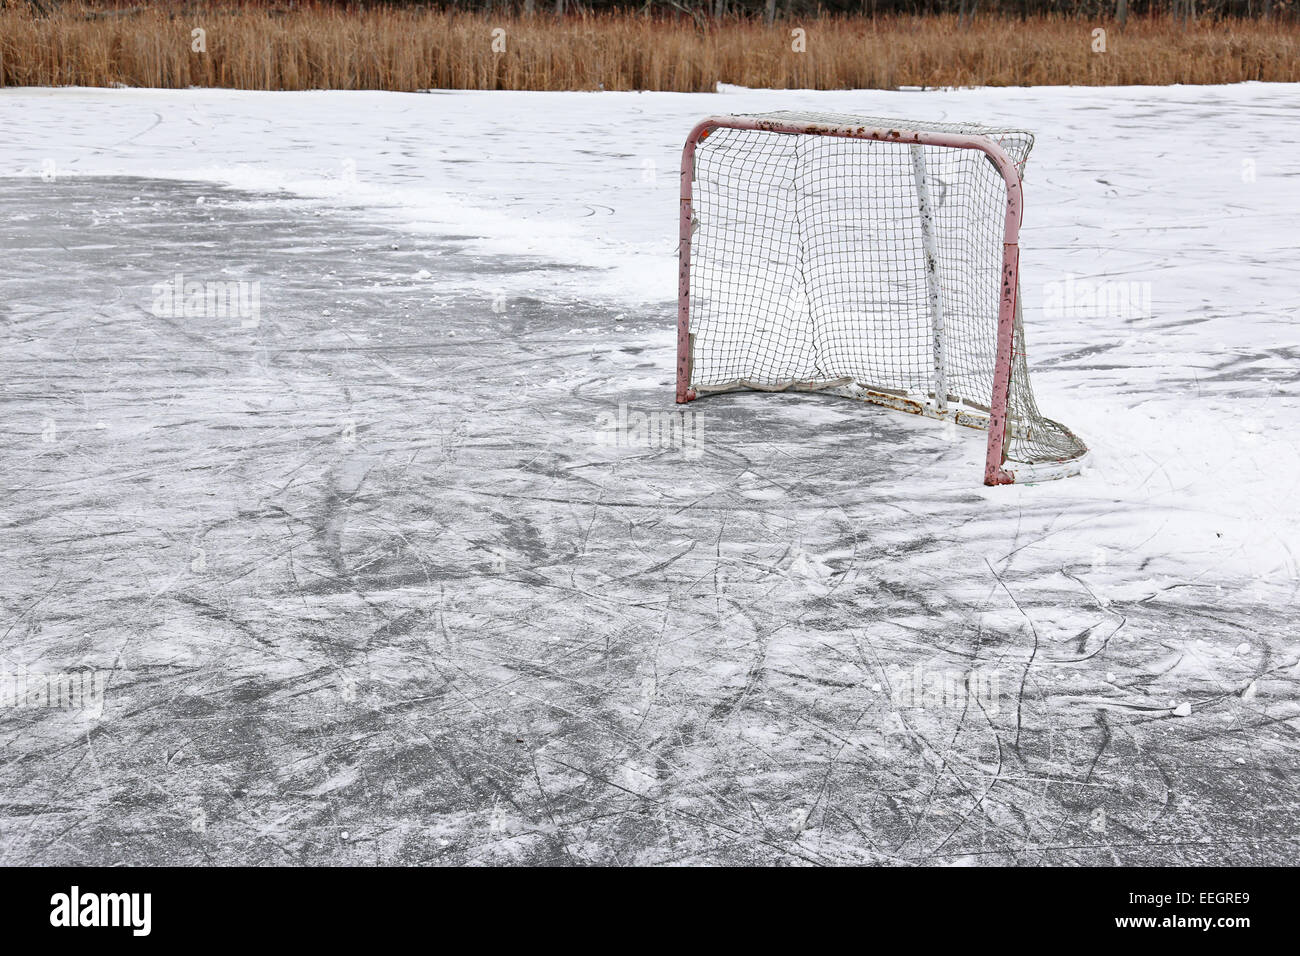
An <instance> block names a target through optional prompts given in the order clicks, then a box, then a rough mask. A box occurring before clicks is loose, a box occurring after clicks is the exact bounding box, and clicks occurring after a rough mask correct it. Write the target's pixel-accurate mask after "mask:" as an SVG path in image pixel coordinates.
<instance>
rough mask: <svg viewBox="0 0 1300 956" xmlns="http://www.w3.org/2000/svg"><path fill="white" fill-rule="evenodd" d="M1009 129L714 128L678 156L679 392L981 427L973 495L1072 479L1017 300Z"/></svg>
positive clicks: (814, 123) (820, 123) (695, 135)
mask: <svg viewBox="0 0 1300 956" xmlns="http://www.w3.org/2000/svg"><path fill="white" fill-rule="evenodd" d="M1033 142H1034V138H1033V135H1032V134H1031V133H1028V132H1025V131H1022V130H1011V129H994V128H991V127H985V126H978V125H967V124H950V123H915V122H908V121H905V120H893V119H879V118H873V117H862V116H848V115H838V114H822V113H790V112H783V113H765V114H758V115H750V116H718V117H710V118H709V119H706V120H703V121H702V122H700V123H698V124H697V125H696V126H695V128H694V130H692V131H691V135H690V137H689V138H688V139H687V141H686V149H685V151H684V152H683V155H682V200H681V249H680V256H681V263H680V288H679V292H680V301H679V307H678V335H677V349H678V355H677V401H679V402H688V401H691V400H693V399H695V398H697V397H699V396H701V395H708V394H711V393H716V392H726V391H733V390H736V389H759V390H763V391H782V390H786V389H791V390H799V391H818V392H828V393H833V394H836V395H843V396H847V397H851V398H856V399H861V400H864V401H868V402H873V403H876V404H880V405H886V406H888V407H890V408H895V409H899V410H903V411H908V412H913V413H916V414H920V415H925V416H928V417H931V418H936V419H940V420H943V421H948V422H953V423H955V424H958V425H966V426H970V427H973V428H981V429H985V430H987V431H988V448H987V455H986V459H985V472H984V481H985V484H989V485H998V484H1008V483H1011V482H1014V481H1036V480H1042V479H1047V478H1059V477H1063V476H1065V475H1071V474H1076V473H1077V472H1078V471H1079V468H1080V464H1081V462H1082V460H1083V458H1084V456H1085V455H1086V453H1087V448H1086V447H1085V446H1084V444H1083V442H1081V441H1080V440H1079V439H1078V438H1077V437H1076V436H1075V435H1074V433H1073V432H1071V431H1070V430H1069V429H1068V428H1066V427H1065V426H1064V425H1062V424H1060V423H1059V422H1055V421H1052V420H1051V419H1049V418H1045V417H1043V415H1042V414H1040V412H1039V411H1038V406H1037V404H1036V403H1035V401H1034V394H1033V391H1032V390H1031V388H1030V384H1029V368H1028V363H1027V361H1026V358H1025V343H1024V331H1023V329H1022V327H1021V312H1020V296H1019V274H1018V266H1019V246H1018V244H1017V243H1018V237H1019V232H1020V217H1021V208H1022V196H1021V185H1020V178H1021V174H1022V172H1023V170H1024V166H1025V160H1026V159H1027V158H1028V156H1029V151H1030V149H1031V147H1032V146H1033Z"/></svg>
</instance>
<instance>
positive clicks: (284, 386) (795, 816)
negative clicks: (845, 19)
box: [0, 85, 1300, 864]
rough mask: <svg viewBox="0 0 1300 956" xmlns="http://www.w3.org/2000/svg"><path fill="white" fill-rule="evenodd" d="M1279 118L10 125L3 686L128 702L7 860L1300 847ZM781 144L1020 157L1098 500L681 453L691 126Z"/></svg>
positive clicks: (17, 765)
mask: <svg viewBox="0 0 1300 956" xmlns="http://www.w3.org/2000/svg"><path fill="white" fill-rule="evenodd" d="M1298 94H1300V90H1298V89H1297V88H1296V87H1293V86H1291V87H1288V86H1269V85H1244V86H1239V87H1219V88H1204V87H1201V88H1171V89H1162V90H1155V89H1129V90H1082V89H1080V90H1070V89H1035V90H1010V89H1009V90H984V91H955V92H935V93H924V94H922V93H885V92H859V93H849V92H846V93H801V92H781V93H769V92H759V91H738V90H729V91H727V92H725V93H722V94H718V95H673V94H612V93H610V94H542V93H538V94H472V93H464V94H460V93H458V94H448V93H435V94H427V95H403V94H380V93H304V94H254V93H238V92H229V91H130V90H111V91H110V90H95V91H90V90H58V91H51V90H3V91H0V129H3V130H4V131H5V134H6V148H5V150H4V152H3V154H2V155H0V174H3V178H0V203H2V204H3V213H2V214H0V223H2V232H0V235H2V236H3V254H4V257H5V263H6V266H7V268H6V269H5V272H4V275H3V277H0V281H2V282H3V289H2V290H0V291H2V292H3V297H2V299H0V319H2V321H3V328H4V338H3V351H2V352H0V400H2V401H3V403H4V411H5V420H6V422H7V423H8V427H7V428H6V430H5V432H4V434H3V437H0V442H2V443H3V445H2V449H3V451H2V455H0V469H2V474H3V479H4V488H5V495H4V503H3V507H2V508H0V527H2V528H3V533H4V549H3V552H2V553H3V559H4V565H3V566H2V567H0V612H2V613H3V620H4V634H5V637H4V643H3V648H2V652H3V655H4V658H3V668H2V669H3V670H4V671H6V672H8V673H10V674H14V673H42V674H45V673H54V672H62V671H69V670H71V669H74V668H87V667H88V668H96V669H99V670H101V671H104V672H107V673H109V674H110V677H109V684H108V687H107V690H106V691H105V695H104V706H103V713H102V715H100V716H99V717H98V718H96V717H95V716H93V715H91V714H87V713H84V712H77V711H71V710H67V709H59V708H49V707H46V708H40V707H13V706H8V705H7V706H5V707H4V708H3V709H2V710H0V727H2V728H3V730H4V732H5V734H6V738H7V740H8V742H9V747H8V752H9V754H10V759H9V761H8V762H7V764H6V768H7V769H6V772H5V773H4V775H3V776H0V791H3V798H4V799H3V801H2V803H3V810H2V811H0V859H3V860H4V862H6V863H11V864H12V863H36V862H41V863H51V862H146V861H153V862H167V861H171V862H223V863H228V862H239V861H250V862H260V863H273V862H294V861H304V862H392V863H399V862H476V863H485V862H509V861H532V862H578V863H582V862H606V863H630V862H647V863H668V862H681V863H691V862H744V861H763V862H790V863H834V862H892V863H914V862H922V863H936V864H949V863H964V862H1025V863H1036V862H1057V863H1068V862H1073V863H1112V862H1170V863H1185V862H1190V863H1209V862H1274V863H1282V862H1286V863H1294V862H1296V860H1297V857H1298V856H1300V854H1297V852H1296V828H1295V822H1294V821H1295V820H1296V818H1297V798H1296V792H1295V780H1296V779H1297V777H1296V771H1297V769H1298V768H1297V761H1296V756H1295V753H1296V731H1297V723H1296V721H1297V717H1298V716H1300V709H1298V708H1297V705H1296V685H1297V680H1298V679H1300V665H1297V658H1298V656H1300V648H1298V642H1297V636H1296V632H1297V626H1296V625H1297V620H1296V618H1297V615H1296V612H1295V609H1294V604H1295V600H1296V593H1297V565H1296V542H1297V539H1298V537H1300V536H1298V535H1297V517H1296V507H1295V504H1294V501H1295V498H1296V491H1297V475H1298V474H1300V454H1298V452H1297V443H1296V439H1295V435H1294V432H1293V431H1291V430H1290V427H1289V426H1290V425H1291V424H1292V422H1294V420H1295V419H1296V411H1297V401H1298V395H1300V387H1298V386H1297V384H1296V375H1295V369H1296V362H1297V359H1298V358H1300V334H1297V330H1296V324H1295V322H1296V308H1297V306H1296V300H1295V294H1294V292H1295V275H1296V272H1295V269H1296V266H1295V262H1296V261H1297V256H1296V253H1297V242H1296V235H1297V232H1296V227H1295V219H1296V216H1297V214H1298V213H1300V151H1297V149H1296V147H1297V139H1298V138H1300V133H1298V132H1297V130H1300V125H1297V123H1296V120H1297V119H1300V108H1297V107H1296V106H1294V105H1293V104H1294V103H1295V102H1296V101H1297V95H1298ZM781 108H816V109H824V110H852V111H861V112H870V113H874V114H884V115H903V116H922V117H929V118H933V119H963V120H976V121H982V122H986V123H994V124H998V123H1005V124H1010V125H1023V126H1026V127H1028V128H1030V129H1034V130H1035V131H1036V132H1037V133H1038V143H1037V147H1036V150H1035V154H1034V158H1033V162H1032V163H1031V165H1030V168H1029V171H1028V178H1027V184H1026V190H1027V212H1026V217H1025V230H1024V233H1023V244H1024V251H1023V254H1022V264H1023V269H1024V276H1025V278H1024V293H1025V297H1026V300H1027V301H1026V306H1027V308H1026V314H1025V323H1026V332H1027V336H1028V345H1029V357H1030V363H1031V367H1032V369H1033V378H1034V384H1035V389H1036V391H1037V392H1038V397H1039V401H1040V404H1041V405H1042V407H1043V409H1044V411H1045V412H1046V413H1047V414H1049V415H1053V416H1055V417H1059V418H1060V419H1061V420H1063V421H1065V422H1067V423H1069V425H1070V426H1071V427H1072V428H1075V429H1076V430H1077V431H1078V432H1079V433H1080V434H1081V436H1082V437H1084V439H1085V440H1086V441H1088V443H1089V444H1090V445H1091V446H1092V448H1093V449H1094V452H1095V456H1096V464H1095V465H1094V467H1093V468H1092V470H1091V471H1090V473H1088V474H1086V475H1084V476H1082V477H1080V478H1075V479H1070V480H1067V481H1061V482H1055V483H1048V484H1043V485H1040V486H1023V487H1022V486H1013V487H1007V488H998V489H986V488H984V487H982V486H981V485H979V483H978V482H979V479H980V474H981V469H980V459H981V454H982V450H983V444H982V441H981V436H980V434H979V433H977V432H968V431H966V430H962V429H946V428H944V427H942V426H939V425H937V424H935V423H933V422H927V421H922V420H918V419H913V418H911V417H909V416H905V415H901V414H898V413H893V412H889V411H887V410H884V409H878V408H870V407H865V406H858V405H856V404H853V403H848V402H845V401H843V400H836V399H834V398H827V397H818V396H812V395H757V394H753V395H733V396H719V397H715V398H709V399H705V400H701V401H699V402H697V403H694V404H693V405H692V406H691V407H690V409H689V413H690V416H691V417H690V418H688V419H686V420H683V419H681V418H679V417H676V416H677V415H678V410H677V409H676V407H675V406H674V405H673V404H672V388H671V386H672V380H673V371H674V362H673V323H674V311H673V305H674V302H673V298H674V295H675V258H674V251H675V246H676V216H677V203H676V190H677V172H676V166H677V155H678V151H679V149H680V144H681V140H682V138H683V137H684V135H685V132H686V131H687V130H688V129H689V127H690V125H691V123H692V122H693V121H694V120H695V119H697V118H699V117H700V116H704V115H708V114H710V113H717V112H732V111H735V112H745V111H754V110H770V109H781ZM1207 143H1209V144H1210V145H1206V144H1207ZM200 200H202V201H200ZM178 272H179V273H182V274H184V275H185V276H186V277H187V278H194V279H197V280H200V281H208V282H218V281H232V282H241V281H242V282H257V283H259V286H258V288H259V290H260V319H259V321H258V322H257V323H256V324H251V325H248V326H245V325H244V324H243V323H241V322H240V321H239V320H238V318H234V319H232V318H229V317H219V318H213V317H189V318H187V317H183V316H166V315H158V314H156V311H157V310H154V309H152V307H151V306H152V303H153V300H154V298H155V288H154V287H155V285H156V284H158V283H160V282H166V281H168V280H169V279H170V278H171V277H172V276H173V275H175V274H176V273H178ZM1100 280H1105V281H1107V282H1110V283H1112V284H1113V283H1117V282H1121V281H1122V282H1124V283H1129V282H1134V283H1138V286H1137V287H1135V288H1134V289H1133V290H1129V289H1128V288H1127V287H1124V288H1123V289H1122V291H1125V292H1126V293H1127V292H1128V291H1132V292H1133V301H1135V302H1138V303H1139V305H1140V304H1141V303H1142V302H1143V301H1144V297H1145V298H1147V299H1149V308H1145V307H1139V308H1137V309H1136V310H1134V309H1132V308H1128V309H1127V310H1126V309H1123V308H1110V307H1107V308H1102V309H1094V308H1092V306H1091V305H1089V304H1088V300H1087V298H1086V296H1085V295H1084V293H1087V291H1088V290H1089V289H1090V288H1092V287H1090V286H1089V285H1088V283H1094V284H1095V283H1096V282H1098V281H1100ZM1067 288H1068V289H1069V290H1070V291H1069V292H1068V295H1069V296H1073V297H1074V298H1073V299H1072V300H1071V303H1070V304H1069V307H1068V308H1064V309H1063V308H1061V305H1060V300H1061V297H1062V295H1063V294H1065V293H1064V290H1066V289H1067ZM1110 288H1111V289H1112V290H1113V289H1114V288H1116V287H1115V286H1114V285H1112V286H1111V287H1110ZM1080 290H1082V293H1081V292H1080ZM1114 304H1115V303H1113V302H1112V303H1111V305H1114ZM1094 313H1096V314H1094ZM1243 648H1244V649H1243ZM964 686H968V687H970V688H973V690H971V691H970V692H968V693H965V692H961V688H962V687H964ZM344 833H346V834H347V836H346V838H345V837H344V836H343V834H344Z"/></svg>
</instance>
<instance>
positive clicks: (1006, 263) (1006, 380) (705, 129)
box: [677, 116, 1083, 485]
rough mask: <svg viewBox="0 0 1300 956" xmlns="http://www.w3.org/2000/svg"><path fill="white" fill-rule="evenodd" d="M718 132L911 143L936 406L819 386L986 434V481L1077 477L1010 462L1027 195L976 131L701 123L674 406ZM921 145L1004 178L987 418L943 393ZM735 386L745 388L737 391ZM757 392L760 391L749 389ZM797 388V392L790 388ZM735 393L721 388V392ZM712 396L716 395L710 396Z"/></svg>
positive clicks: (686, 393)
mask: <svg viewBox="0 0 1300 956" xmlns="http://www.w3.org/2000/svg"><path fill="white" fill-rule="evenodd" d="M717 129H733V130H754V131H760V132H767V133H786V134H791V135H806V136H833V137H843V138H850V139H860V140H878V141H882V142H889V143H899V144H910V145H911V147H912V148H911V161H912V168H913V174H914V177H915V181H916V185H917V197H918V206H919V209H918V214H919V217H920V226H921V236H922V240H923V251H924V256H925V271H926V288H927V295H928V303H927V305H928V312H929V316H930V327H931V334H932V339H933V353H934V377H933V393H932V395H933V401H932V402H929V401H916V400H915V399H913V398H911V397H908V396H906V395H895V394H889V393H886V392H878V391H874V390H872V389H868V388H864V387H862V386H859V385H855V384H852V383H849V382H847V381H845V382H834V383H831V384H829V385H827V386H822V387H818V388H817V389H816V390H817V391H820V392H829V393H831V394H841V395H845V396H848V397H852V398H856V399H860V400H865V401H868V402H872V403H875V404H879V405H885V406H887V407H890V408H894V409H898V410H900V411H907V412H911V413H913V414H918V415H924V416H926V417H930V418H935V419H939V420H941V421H949V422H953V423H955V424H959V425H966V426H969V427H975V428H981V429H987V431H988V447H987V453H986V455H985V467H984V483H985V484H986V485H1004V484H1011V483H1013V482H1025V481H1040V480H1046V479H1050V478H1061V477H1065V476H1067V475H1074V474H1078V473H1079V471H1080V469H1081V464H1082V461H1083V458H1082V457H1079V458H1074V459H1070V460H1066V461H1060V462H1047V463H1034V464H1023V463H1020V462H1008V461H1007V458H1006V448H1007V444H1008V440H1007V439H1008V434H1007V429H1008V394H1009V390H1010V383H1011V374H1012V361H1013V349H1014V347H1015V344H1014V343H1015V334H1014V333H1015V329H1016V327H1017V322H1018V320H1019V309H1020V302H1019V266H1020V244H1019V243H1020V224H1021V217H1022V214H1023V208H1024V202H1023V189H1022V186H1021V178H1020V172H1019V170H1018V169H1017V166H1016V163H1015V161H1014V160H1013V159H1012V158H1011V156H1010V155H1009V154H1008V153H1007V152H1006V150H1004V149H1003V148H1002V147H1001V146H999V145H998V144H997V143H996V142H994V141H993V140H992V139H991V138H989V137H987V136H983V135H978V134H974V133H958V132H937V131H927V130H920V129H891V128H886V127H871V126H851V125H833V124H828V123H820V122H806V121H797V120H793V119H783V118H779V117H773V118H766V117H761V116H710V117H708V118H706V119H703V120H701V121H700V122H699V123H697V124H696V125H695V127H694V128H693V129H692V130H691V132H690V135H689V136H688V137H687V140H686V146H685V149H684V150H683V151H682V164H681V220H680V240H681V244H680V247H679V272H678V313H677V401H678V402H679V403H682V402H690V401H693V400H694V399H696V398H697V397H698V395H697V391H696V389H695V388H693V387H692V384H691V372H692V346H693V343H692V338H693V337H692V331H691V240H692V234H693V231H694V215H693V209H692V188H693V185H694V180H695V152H696V147H697V146H698V145H699V143H700V142H701V141H703V140H704V139H705V138H706V137H707V136H708V135H709V134H710V133H711V132H712V131H714V130H717ZM923 146H937V147H946V148H949V149H970V150H978V151H980V152H982V153H983V154H984V155H985V156H986V157H987V158H988V160H989V162H990V163H992V164H993V166H994V168H995V169H996V170H997V172H998V173H999V174H1000V175H1001V177H1002V180H1003V182H1004V183H1005V185H1006V214H1005V222H1004V227H1003V240H1002V268H1001V286H1000V301H999V307H998V317H997V343H996V352H995V357H994V360H995V364H994V369H993V389H992V395H991V396H990V397H989V405H988V414H987V416H985V415H983V414H980V413H978V412H974V413H973V412H971V411H970V410H968V409H966V408H954V407H950V406H949V404H948V401H947V389H946V387H945V351H946V343H945V333H944V303H943V296H942V293H941V290H940V285H939V282H938V278H937V275H936V246H935V239H934V234H933V206H932V202H931V198H930V190H929V186H928V182H927V176H926V168H925V156H924V151H923V150H922V149H921V147H923ZM735 387H736V388H742V387H746V386H744V385H737V386H735ZM748 387H757V386H748ZM793 387H795V388H798V386H793ZM724 390H730V388H727V389H718V391H724ZM709 391H710V392H712V391H714V390H713V389H710V390H709Z"/></svg>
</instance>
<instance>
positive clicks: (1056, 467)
mask: <svg viewBox="0 0 1300 956" xmlns="http://www.w3.org/2000/svg"><path fill="white" fill-rule="evenodd" d="M726 392H812V393H817V394H821V395H837V396H839V397H841V398H851V399H854V400H855V401H859V402H867V403H869V404H872V405H881V406H884V407H885V408H892V409H894V410H895V411H900V412H908V413H910V414H912V415H920V416H922V417H924V418H932V419H934V420H935V421H940V422H949V423H951V424H953V425H961V426H962V427H963V428H974V429H978V430H980V431H985V432H987V431H988V430H989V415H988V409H987V408H983V407H982V406H974V408H972V407H971V406H970V405H969V403H968V404H966V405H965V406H960V405H955V404H952V403H956V402H961V401H962V399H961V398H960V397H958V396H956V395H949V396H948V402H949V404H948V406H947V407H946V408H943V409H941V408H938V407H936V405H935V404H934V401H933V398H934V396H933V395H931V396H929V399H930V400H928V401H926V400H918V399H916V398H911V397H909V396H907V395H901V394H896V393H894V392H890V391H881V390H878V389H874V388H870V387H868V386H865V385H861V384H858V383H855V382H853V381H852V379H849V378H847V377H846V378H839V379H834V380H832V381H829V382H790V383H787V384H784V385H763V384H760V383H757V382H747V381H736V382H728V383H727V384H725V385H714V386H707V387H701V386H696V387H693V388H691V389H688V390H687V392H686V395H685V399H686V401H693V400H695V399H696V398H700V397H703V396H705V395H720V394H723V393H726ZM1007 430H1008V434H1010V435H1014V436H1015V437H1017V438H1023V439H1029V438H1031V437H1032V435H1031V431H1030V428H1029V427H1028V426H1027V425H1025V424H1024V423H1022V422H1009V423H1008V429H1007ZM1089 457H1090V455H1089V454H1087V453H1085V454H1084V455H1082V456H1080V457H1079V458H1070V459H1065V460H1062V461H1048V462H1019V461H1004V462H1003V463H1002V467H1001V468H999V469H997V470H996V472H994V471H990V472H989V473H988V474H986V475H985V476H984V483H985V484H986V485H1009V484H1028V483H1032V482H1038V481H1053V480H1055V479H1058V478H1071V477H1073V476H1075V475H1078V474H1079V473H1080V472H1082V471H1083V468H1084V466H1085V465H1086V464H1087V463H1088V459H1089Z"/></svg>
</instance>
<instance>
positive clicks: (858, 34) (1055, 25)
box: [0, 0, 1300, 92]
mask: <svg viewBox="0 0 1300 956" xmlns="http://www.w3.org/2000/svg"><path fill="white" fill-rule="evenodd" d="M796 29H798V30H803V31H804V34H803V35H804V50H803V51H802V52H800V51H798V50H797V49H796V48H797V47H798V46H799V44H798V42H797V35H796V34H794V33H793V32H792V31H794V30H796ZM1096 29H1102V30H1105V52H1096V51H1095V50H1094V47H1095V46H1096V45H1097V38H1096V37H1095V36H1094V34H1093V31H1094V30H1096ZM196 30H202V31H203V33H202V34H197V33H195V32H194V31H196ZM494 31H500V32H495V33H494ZM1245 80H1266V81H1296V80H1300V24H1298V23H1296V22H1289V23H1267V22H1260V21H1254V20H1227V21H1219V22H1217V23H1209V22H1204V23H1193V24H1190V25H1187V26H1184V25H1182V24H1179V23H1176V22H1174V21H1173V20H1171V19H1169V18H1167V17H1151V18H1144V19H1139V20H1130V21H1129V23H1128V24H1127V27H1126V29H1124V30H1123V31H1121V30H1120V29H1119V28H1118V26H1117V25H1116V24H1114V23H1109V22H1106V21H1100V20H1099V21H1089V20H1082V19H1067V18H1062V17H1051V16H1042V17H1035V18H1030V19H1028V20H1023V21H1022V20H1018V19H1001V18H992V17H990V18H983V19H976V21H975V22H974V24H972V25H969V26H968V27H965V28H963V27H961V26H960V25H959V24H958V21H957V19H956V18H955V17H948V16H932V17H897V16H893V17H878V18H864V17H823V18H820V19H809V20H802V21H793V20H792V21H786V22H778V23H777V24H774V25H771V26H769V25H765V24H763V23H761V22H756V21H753V20H743V19H737V20H723V21H716V22H710V23H707V24H705V25H699V24H697V23H695V22H693V21H692V20H690V19H688V18H682V19H677V20H674V19H666V18H657V19H656V18H646V17H642V16H637V15H634V14H602V15H587V16H574V17H566V18H558V19H557V18H554V17H551V16H543V15H538V16H534V17H522V16H506V15H502V16H493V15H482V14H467V13H456V12H448V11H437V10H429V9H424V10H418V9H414V10H413V9H393V8H371V9H366V10H342V9H338V8H332V7H317V8H312V7H308V8H294V9H288V10H276V9H274V8H268V7H266V6H263V5H249V6H242V7H241V6H235V7H231V6H220V7H215V6H214V7H211V8H203V7H198V8H187V9H185V10H184V11H178V10H177V9H176V8H172V7H166V6H159V7H146V8H143V9H137V10H135V11H134V12H125V13H116V14H114V15H110V16H106V15H104V13H103V11H102V10H101V11H97V10H96V8H89V7H88V8H82V7H76V6H67V5H65V6H61V7H59V8H57V10H56V11H55V12H54V13H53V14H52V15H51V16H49V17H39V16H35V15H33V13H32V10H31V8H30V7H28V6H27V5H25V4H16V3H14V2H12V0H11V2H9V3H7V4H4V5H0V85H3V86H64V85H75V86H116V85H124V86H140V87H173V88H174V87H188V86H204V87H228V88H237V89H249V90H306V89H344V90H374V89H382V90H420V89H470V90H591V89H606V90H677V91H687V92H689V91H701V90H712V89H714V87H715V85H716V84H717V83H719V82H722V83H735V84H740V85H742V86H750V87H765V88H778V89H779V88H786V89H790V88H801V89H844V88H860V89H866V88H876V89H892V88H896V87H900V86H916V87H936V86H1034V85H1066V84H1068V85H1083V86H1110V85H1126V84H1157V85H1163V84H1170V83H1193V84H1195V83H1237V82H1241V81H1245Z"/></svg>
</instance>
